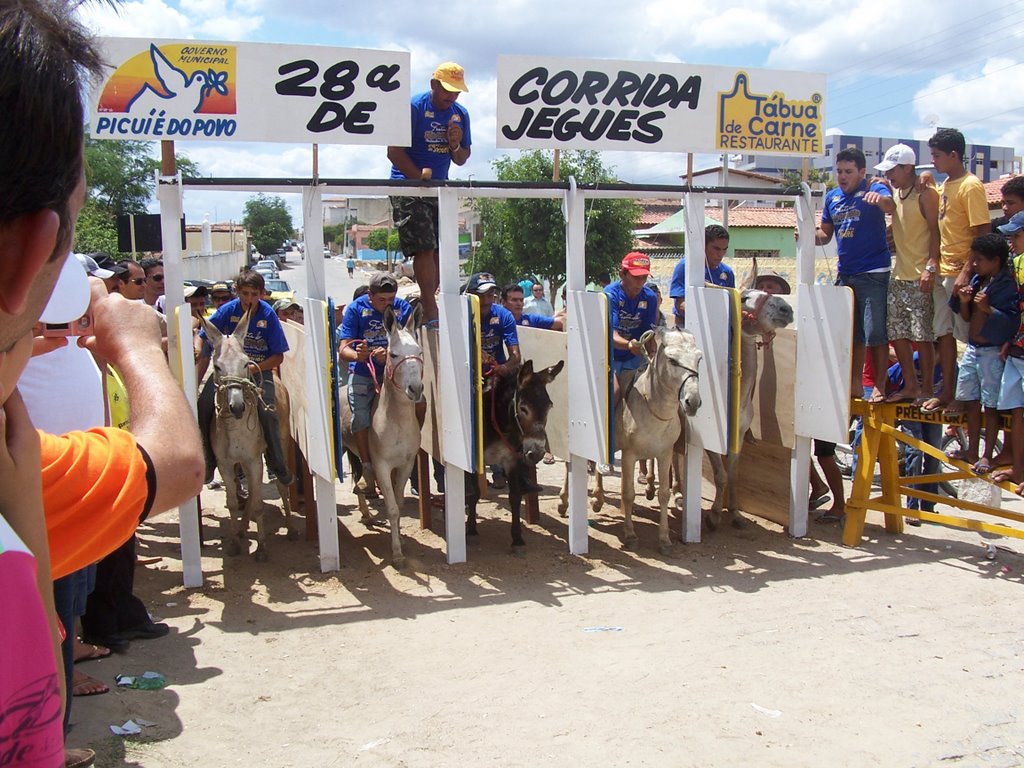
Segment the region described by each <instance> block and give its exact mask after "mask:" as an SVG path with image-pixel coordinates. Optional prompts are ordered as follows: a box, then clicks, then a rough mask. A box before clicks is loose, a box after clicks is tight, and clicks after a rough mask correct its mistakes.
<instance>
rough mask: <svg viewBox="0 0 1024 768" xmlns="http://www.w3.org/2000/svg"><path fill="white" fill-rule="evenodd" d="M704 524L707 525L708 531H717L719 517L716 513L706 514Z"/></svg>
mask: <svg viewBox="0 0 1024 768" xmlns="http://www.w3.org/2000/svg"><path fill="white" fill-rule="evenodd" d="M704 522H705V523H707V525H708V530H709V531H717V530H718V522H719V515H718V513H717V512H708V513H707V514H706V515H705V516H704Z"/></svg>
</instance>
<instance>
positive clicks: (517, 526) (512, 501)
mask: <svg viewBox="0 0 1024 768" xmlns="http://www.w3.org/2000/svg"><path fill="white" fill-rule="evenodd" d="M525 471H526V469H525V467H523V466H518V467H516V468H515V469H513V470H512V471H511V472H510V473H509V474H508V503H509V506H510V507H511V508H512V553H513V554H515V555H521V554H522V553H523V548H524V547H525V546H526V542H525V541H523V521H522V520H521V519H520V517H519V507H520V504H521V502H522V499H523V473H524V472H525Z"/></svg>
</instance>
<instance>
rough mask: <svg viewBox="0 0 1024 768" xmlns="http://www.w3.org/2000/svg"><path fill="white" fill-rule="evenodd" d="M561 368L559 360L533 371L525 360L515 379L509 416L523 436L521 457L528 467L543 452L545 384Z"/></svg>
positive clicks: (548, 407) (547, 404)
mask: <svg viewBox="0 0 1024 768" xmlns="http://www.w3.org/2000/svg"><path fill="white" fill-rule="evenodd" d="M564 365H565V361H564V360H559V361H558V362H557V363H555V364H554V365H552V366H551V367H549V368H543V369H541V370H539V371H534V370H533V361H532V360H527V361H526V362H525V363H523V367H522V368H520V369H519V374H518V376H517V377H516V395H515V399H514V400H513V407H514V408H515V413H514V414H513V417H514V418H515V420H516V422H517V423H518V424H519V430H520V432H521V433H522V435H523V456H524V457H526V460H527V461H529V462H530V463H531V464H536V463H537V462H538V461H540V460H541V459H542V458H544V452H545V451H547V442H548V435H547V423H548V411H550V410H551V398H550V397H548V384H550V383H551V382H552V381H553V380H554V378H555V376H557V375H558V374H559V373H560V372H561V370H562V368H563V366H564Z"/></svg>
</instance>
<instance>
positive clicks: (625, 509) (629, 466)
mask: <svg viewBox="0 0 1024 768" xmlns="http://www.w3.org/2000/svg"><path fill="white" fill-rule="evenodd" d="M635 465H636V456H634V455H633V454H632V453H630V452H627V451H626V450H623V451H622V466H621V470H622V494H621V499H620V505H621V507H622V518H623V539H624V540H623V546H624V547H625V548H626V549H630V550H633V549H636V546H637V536H636V531H634V530H633V495H634V493H635V487H634V485H633V483H634V479H633V469H634V466H635ZM599 477H600V475H599Z"/></svg>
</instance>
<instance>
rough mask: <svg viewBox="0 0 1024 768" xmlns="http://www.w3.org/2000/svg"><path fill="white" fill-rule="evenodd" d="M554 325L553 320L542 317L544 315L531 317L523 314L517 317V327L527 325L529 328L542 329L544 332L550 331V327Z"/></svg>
mask: <svg viewBox="0 0 1024 768" xmlns="http://www.w3.org/2000/svg"><path fill="white" fill-rule="evenodd" d="M554 324H555V318H553V317H544V315H533V314H528V313H526V312H523V314H521V315H520V316H519V325H528V326H530V327H531V328H543V329H544V330H548V331H549V330H551V327H552V326H553V325H554Z"/></svg>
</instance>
